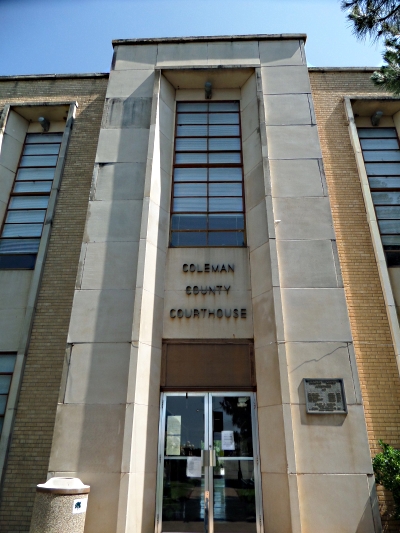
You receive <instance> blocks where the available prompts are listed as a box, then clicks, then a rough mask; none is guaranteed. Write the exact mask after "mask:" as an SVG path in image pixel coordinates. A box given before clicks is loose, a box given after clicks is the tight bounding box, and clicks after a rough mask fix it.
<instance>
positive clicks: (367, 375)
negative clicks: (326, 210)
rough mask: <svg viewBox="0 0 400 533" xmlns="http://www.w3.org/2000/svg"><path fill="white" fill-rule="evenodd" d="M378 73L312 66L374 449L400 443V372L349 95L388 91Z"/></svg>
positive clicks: (387, 501) (392, 527)
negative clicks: (375, 78)
mask: <svg viewBox="0 0 400 533" xmlns="http://www.w3.org/2000/svg"><path fill="white" fill-rule="evenodd" d="M370 76H371V73H368V72H355V71H350V72H349V71H348V72H346V71H342V72H338V71H336V72H321V71H319V72H318V71H311V72H310V78H311V88H312V94H313V99H314V106H315V113H316V118H317V124H318V132H319V137H320V141H321V147H322V154H323V161H324V166H325V173H326V180H327V184H328V190H329V197H330V202H331V208H332V215H333V222H334V227H335V231H336V237H337V245H338V251H339V258H340V264H341V268H342V274H343V281H344V287H345V293H346V300H347V307H348V311H349V316H350V324H351V330H352V334H353V339H354V346H355V353H356V360H357V366H358V373H359V376H360V382H361V389H362V395H363V403H364V410H365V417H366V422H367V430H368V438H369V444H370V449H371V455H372V457H374V456H375V455H376V454H377V453H378V452H379V451H380V447H379V445H378V440H379V439H382V440H383V441H385V442H388V443H389V444H391V445H393V446H394V447H396V448H400V379H399V372H398V368H397V363H396V359H395V353H394V350H393V344H392V338H391V333H390V329H389V321H388V317H387V314H386V309H385V302H384V298H383V292H382V287H381V283H380V279H379V274H378V268H377V265H376V261H375V255H374V250H373V247H372V240H371V236H370V231H369V226H368V223H367V217H366V211H365V206H364V200H363V196H362V191H361V185H360V179H359V176H358V171H357V167H356V161H355V157H354V152H353V148H352V146H351V143H350V137H349V133H348V127H347V120H346V115H345V109H344V102H343V97H344V96H348V95H358V96H362V95H365V96H371V95H376V96H382V91H378V90H377V89H376V88H375V87H374V86H373V84H372V82H371V81H370ZM378 494H379V503H380V510H381V515H382V519H383V527H384V531H387V532H389V531H390V532H394V531H396V532H398V531H399V528H400V523H399V522H395V521H393V520H391V519H390V514H391V512H392V509H393V506H392V501H391V498H390V496H389V495H388V494H387V493H385V491H383V490H381V488H380V487H379V488H378Z"/></svg>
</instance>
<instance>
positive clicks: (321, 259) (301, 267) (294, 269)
mask: <svg viewBox="0 0 400 533" xmlns="http://www.w3.org/2000/svg"><path fill="white" fill-rule="evenodd" d="M276 245H277V249H278V258H279V273H280V278H281V286H282V287H285V288H311V287H332V288H336V287H337V286H338V283H337V277H336V270H335V263H334V258H333V251H332V242H331V241H329V240H324V241H317V240H314V241H304V240H303V241H281V240H278V241H277V243H276Z"/></svg>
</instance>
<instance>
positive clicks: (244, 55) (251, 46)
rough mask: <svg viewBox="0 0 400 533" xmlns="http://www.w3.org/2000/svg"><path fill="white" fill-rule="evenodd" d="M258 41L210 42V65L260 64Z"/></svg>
mask: <svg viewBox="0 0 400 533" xmlns="http://www.w3.org/2000/svg"><path fill="white" fill-rule="evenodd" d="M259 63H260V56H259V51H258V41H236V42H235V41H230V42H221V43H216V42H209V43H208V64H209V65H258V64H259Z"/></svg>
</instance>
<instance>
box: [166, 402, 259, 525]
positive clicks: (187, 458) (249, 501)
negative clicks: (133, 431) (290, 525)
mask: <svg viewBox="0 0 400 533" xmlns="http://www.w3.org/2000/svg"><path fill="white" fill-rule="evenodd" d="M158 460H159V462H158V480H157V509H156V533H164V532H173V533H192V532H193V533H203V532H204V533H260V532H261V530H262V512H261V486H260V467H259V457H258V432H257V421H256V404H255V395H254V394H253V393H249V392H242V393H233V392H221V393H218V392H212V393H163V394H162V395H161V418H160V436H159V455H158Z"/></svg>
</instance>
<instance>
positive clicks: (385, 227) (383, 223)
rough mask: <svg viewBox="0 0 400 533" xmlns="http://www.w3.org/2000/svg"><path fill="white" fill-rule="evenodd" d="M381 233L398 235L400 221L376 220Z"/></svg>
mask: <svg viewBox="0 0 400 533" xmlns="http://www.w3.org/2000/svg"><path fill="white" fill-rule="evenodd" d="M378 224H379V229H380V231H381V233H400V220H378Z"/></svg>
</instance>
